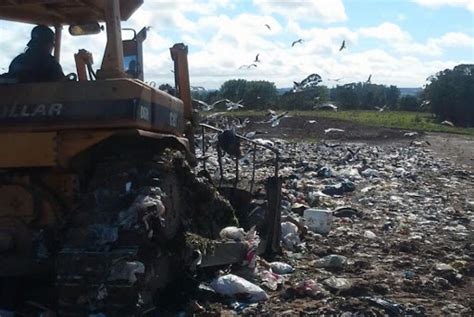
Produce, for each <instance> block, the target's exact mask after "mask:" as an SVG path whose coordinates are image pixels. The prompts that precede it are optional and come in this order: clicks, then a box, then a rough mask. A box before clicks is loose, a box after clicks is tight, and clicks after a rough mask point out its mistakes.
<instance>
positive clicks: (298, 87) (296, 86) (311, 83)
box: [292, 74, 322, 93]
mask: <svg viewBox="0 0 474 317" xmlns="http://www.w3.org/2000/svg"><path fill="white" fill-rule="evenodd" d="M321 81H322V79H321V76H319V75H318V74H311V75H309V76H308V77H306V78H305V79H303V80H302V81H301V82H296V81H294V82H293V90H292V91H293V92H294V93H295V92H301V91H303V90H305V89H308V88H315V87H316V86H317V85H318V84H319V83H321Z"/></svg>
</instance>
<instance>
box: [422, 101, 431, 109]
mask: <svg viewBox="0 0 474 317" xmlns="http://www.w3.org/2000/svg"><path fill="white" fill-rule="evenodd" d="M430 103H431V101H429V100H423V102H422V103H421V105H420V108H424V107H426V106H429V105H430Z"/></svg>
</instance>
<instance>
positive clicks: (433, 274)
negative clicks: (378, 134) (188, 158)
mask: <svg viewBox="0 0 474 317" xmlns="http://www.w3.org/2000/svg"><path fill="white" fill-rule="evenodd" d="M269 142H271V144H273V146H275V147H276V148H278V149H279V151H280V153H281V163H280V176H281V177H282V178H283V189H282V202H281V206H282V210H281V212H282V223H281V234H282V236H281V238H282V247H283V253H282V254H281V255H278V256H276V258H275V259H272V261H271V262H267V261H265V260H264V259H262V258H258V259H257V261H256V265H255V268H254V269H253V270H252V272H250V273H249V272H245V273H239V272H226V273H223V274H221V275H220V276H219V277H217V278H215V279H214V280H212V281H208V282H210V289H211V290H212V292H214V293H215V294H216V295H218V298H219V300H217V301H210V300H205V299H204V300H201V301H200V303H199V304H200V307H201V308H202V310H201V311H200V312H201V313H204V314H209V313H211V314H212V313H213V312H214V313H215V312H221V314H222V313H226V312H227V313H229V314H231V313H242V314H249V315H275V314H278V315H296V314H302V315H321V314H338V315H339V314H343V313H345V314H350V313H358V314H366V315H377V316H382V315H388V316H398V315H414V316H425V315H426V316H428V315H440V314H445V315H451V314H461V315H473V314H474V287H473V286H474V283H473V281H474V280H473V276H474V262H473V256H474V245H473V241H474V239H473V236H474V234H473V230H472V229H473V228H472V227H473V221H474V186H473V185H474V174H473V172H472V170H469V169H463V168H459V167H458V166H455V165H454V164H452V163H451V162H449V161H447V160H444V159H440V158H438V157H436V156H435V155H434V154H433V153H432V152H431V151H430V150H429V149H428V148H427V147H426V145H425V144H424V143H423V142H418V143H413V142H412V143H411V144H409V143H406V144H403V145H400V144H399V143H393V142H392V143H386V144H372V145H371V144H366V143H338V144H328V143H307V142H286V141H284V140H280V139H276V140H275V139H273V140H271V141H269ZM269 144H270V143H269ZM213 151H215V150H214V149H213V148H212V147H210V148H209V149H207V154H208V155H209V157H212V154H213ZM249 153H250V154H251V152H249V149H245V148H243V151H242V157H241V158H240V164H241V166H243V167H245V166H251V164H252V162H248V160H247V159H248V155H249ZM198 155H199V151H198ZM258 157H259V162H263V163H257V170H256V172H255V173H256V175H257V180H263V179H264V177H266V176H268V175H269V174H271V173H272V170H273V167H272V165H271V164H269V163H271V162H272V160H273V153H271V152H270V151H265V150H263V151H261V152H260V153H259V154H258ZM223 160H224V170H225V173H224V178H225V179H232V178H233V175H234V173H235V172H234V168H235V164H234V159H233V158H231V157H226V156H224V158H223ZM218 170H219V168H218V165H217V162H216V161H213V160H212V159H209V160H207V161H206V171H207V172H208V173H209V175H210V176H211V178H213V179H219V177H220V176H219V171H218ZM248 170H249V171H248V172H246V171H245V169H242V170H241V171H240V172H239V173H240V175H239V176H240V178H241V179H242V180H245V179H248V178H250V177H251V169H250V168H249V169H248ZM233 230H234V232H231V231H229V232H227V233H226V235H225V236H226V237H227V238H229V237H230V238H241V236H243V235H244V234H245V233H244V232H243V229H242V230H239V229H238V228H233ZM193 313H196V311H195V312H193Z"/></svg>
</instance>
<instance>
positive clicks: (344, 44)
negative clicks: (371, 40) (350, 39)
mask: <svg viewBox="0 0 474 317" xmlns="http://www.w3.org/2000/svg"><path fill="white" fill-rule="evenodd" d="M345 48H346V40H343V41H342V44H341V47H340V48H339V52H340V51H342V50H343V49H345Z"/></svg>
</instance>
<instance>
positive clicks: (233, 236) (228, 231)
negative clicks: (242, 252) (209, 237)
mask: <svg viewBox="0 0 474 317" xmlns="http://www.w3.org/2000/svg"><path fill="white" fill-rule="evenodd" d="M219 236H220V237H221V239H223V240H242V239H243V238H244V237H245V231H244V229H242V228H237V227H225V228H224V229H222V230H221V232H220V233H219Z"/></svg>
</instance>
